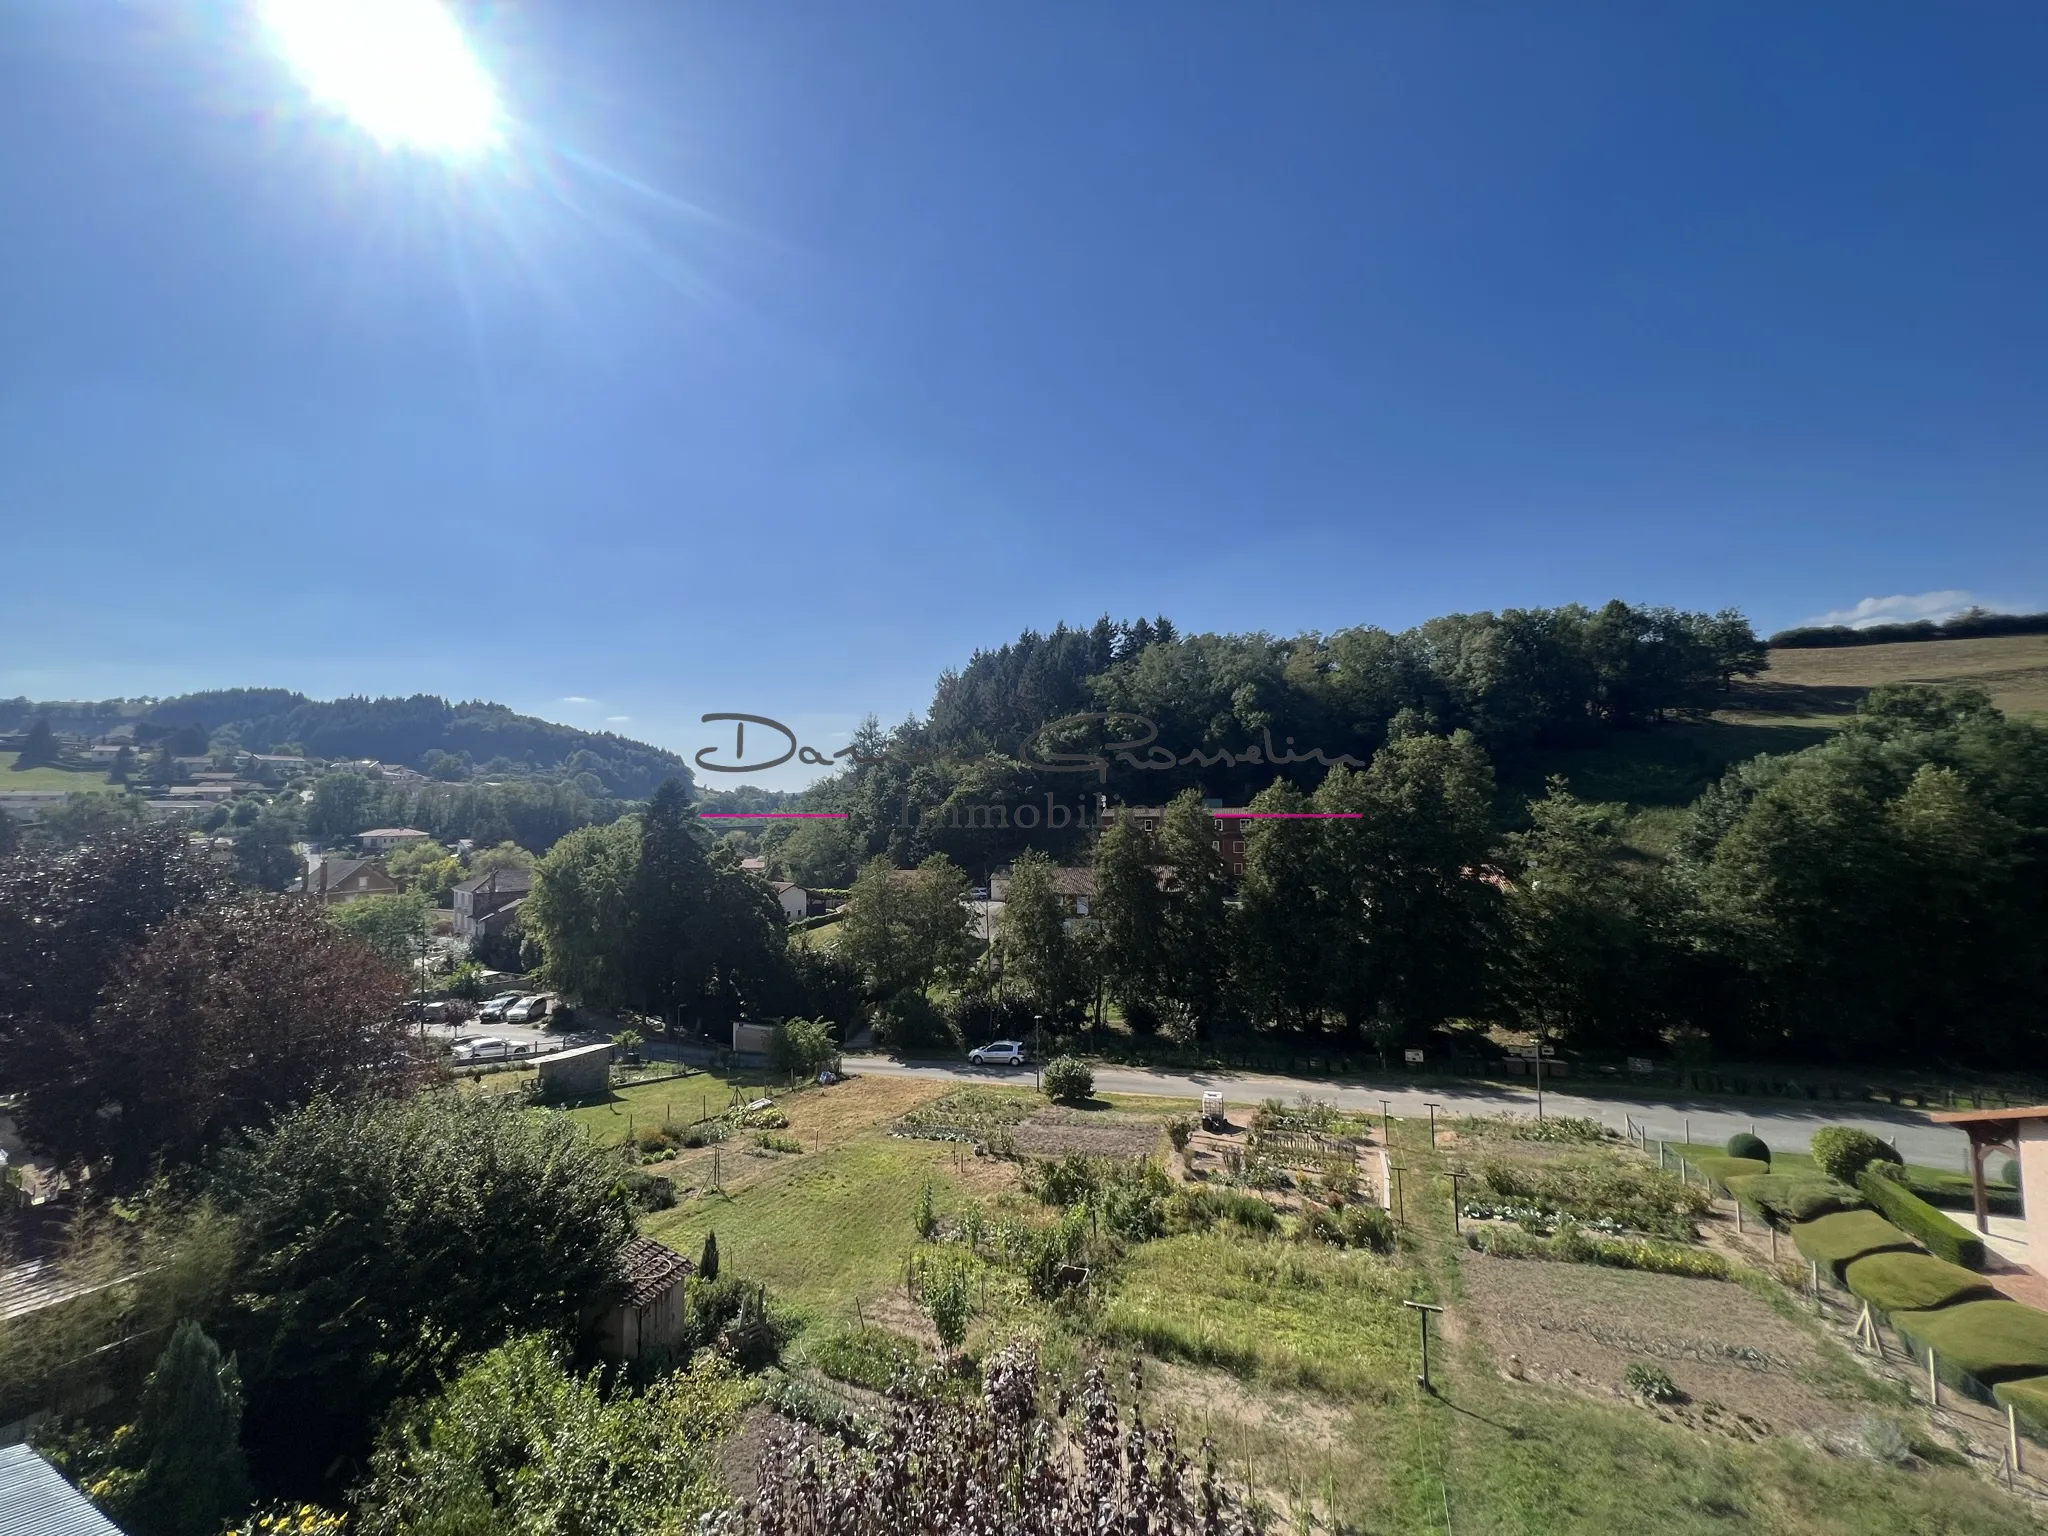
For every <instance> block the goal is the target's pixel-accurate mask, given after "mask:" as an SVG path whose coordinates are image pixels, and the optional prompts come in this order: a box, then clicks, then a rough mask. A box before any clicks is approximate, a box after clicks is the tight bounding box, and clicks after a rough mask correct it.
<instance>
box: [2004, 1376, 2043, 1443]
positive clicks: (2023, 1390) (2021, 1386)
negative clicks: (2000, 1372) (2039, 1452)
mask: <svg viewBox="0 0 2048 1536" xmlns="http://www.w3.org/2000/svg"><path fill="white" fill-rule="evenodd" d="M1991 1395H1992V1396H1993V1397H1995V1398H1997V1399H1998V1402H1999V1405H2000V1406H2001V1407H2003V1406H2005V1405H2007V1404H2010V1405H2011V1406H2013V1407H2014V1408H2017V1409H2018V1410H2019V1416H2020V1422H2021V1423H2022V1424H2024V1425H2026V1426H2027V1432H2028V1433H2029V1434H2031V1435H2033V1436H2034V1437H2035V1438H2036V1439H2039V1438H2041V1437H2043V1436H2048V1376H2023V1377H2021V1378H2020V1379H2019V1380H2018V1381H2001V1382H1999V1383H1998V1384H1997V1385H1995V1386H1994V1387H1992V1389H1991Z"/></svg>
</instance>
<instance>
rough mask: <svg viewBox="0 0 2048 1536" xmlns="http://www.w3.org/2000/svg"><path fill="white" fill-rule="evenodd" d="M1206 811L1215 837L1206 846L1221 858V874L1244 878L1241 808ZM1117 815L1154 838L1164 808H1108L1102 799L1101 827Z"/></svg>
mask: <svg viewBox="0 0 2048 1536" xmlns="http://www.w3.org/2000/svg"><path fill="white" fill-rule="evenodd" d="M1208 811H1209V814H1210V815H1211V816H1212V817H1214V818H1215V822H1216V827H1215V836H1214V838H1212V839H1211V841H1210V844H1209V846H1210V847H1212V848H1214V849H1215V850H1216V851H1217V853H1219V854H1220V855H1222V858H1223V869H1224V872H1225V873H1226V874H1228V875H1229V876H1230V878H1231V879H1232V880H1237V879H1241V878H1242V877H1243V875H1244V850H1245V832H1246V830H1247V828H1248V825H1249V824H1248V823H1247V822H1245V821H1244V820H1243V819H1242V818H1243V816H1244V807H1243V806H1241V805H1224V804H1222V803H1221V802H1218V803H1217V804H1214V805H1211V806H1209V807H1208ZM1119 816H1127V817H1129V818H1130V819H1131V820H1132V821H1133V822H1135V823H1136V824H1137V826H1138V828H1139V829H1140V830H1141V831H1143V832H1146V833H1148V834H1149V835H1151V836H1152V837H1155V838H1156V837H1157V836H1158V835H1159V826H1160V823H1162V822H1163V821H1165V820H1166V807H1165V806H1163V805H1111V804H1109V803H1108V801H1106V800H1105V801H1104V802H1103V804H1102V825H1103V826H1104V827H1107V826H1109V825H1110V823H1111V822H1113V821H1115V820H1116V818H1117V817H1119Z"/></svg>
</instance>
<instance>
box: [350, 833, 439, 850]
mask: <svg viewBox="0 0 2048 1536" xmlns="http://www.w3.org/2000/svg"><path fill="white" fill-rule="evenodd" d="M427 836H428V834H427V833H425V832H422V831H421V830H420V829H419V828H418V827H374V828H372V829H371V830H370V831H368V832H365V833H363V834H362V835H361V836H359V837H358V838H357V839H356V844H357V846H359V847H360V848H361V849H362V850H363V852H365V853H370V854H377V853H389V852H390V851H391V850H392V849H394V848H403V847H404V846H405V845H406V844H407V843H424V842H425V841H426V840H427Z"/></svg>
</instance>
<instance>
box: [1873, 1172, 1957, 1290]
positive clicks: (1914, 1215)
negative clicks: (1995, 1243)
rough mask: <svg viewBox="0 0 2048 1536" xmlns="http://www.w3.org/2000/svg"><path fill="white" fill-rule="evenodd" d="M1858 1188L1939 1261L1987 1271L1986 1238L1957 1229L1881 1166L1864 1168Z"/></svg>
mask: <svg viewBox="0 0 2048 1536" xmlns="http://www.w3.org/2000/svg"><path fill="white" fill-rule="evenodd" d="M1856 1187H1857V1188H1858V1189H1860V1190H1862V1191H1863V1194H1864V1198H1866V1199H1867V1200H1869V1201H1870V1203H1871V1204H1872V1205H1874V1206H1876V1207H1877V1208H1878V1209H1879V1210H1880V1211H1882V1212H1884V1214H1885V1216H1886V1217H1888V1218H1889V1219H1890V1220H1891V1221H1892V1223H1893V1224H1894V1225H1896V1226H1898V1227H1900V1228H1902V1229H1903V1230H1905V1231H1907V1232H1910V1233H1912V1234H1913V1236H1915V1237H1917V1238H1918V1239H1920V1241H1921V1242H1923V1243H1925V1244H1926V1245H1927V1251H1928V1252H1930V1253H1932V1254H1933V1255H1935V1257H1937V1258H1942V1259H1947V1260H1948V1261H1949V1263H1951V1264H1961V1265H1963V1266H1964V1267H1965V1268H1968V1269H1982V1268H1983V1267H1984V1240H1983V1239H1982V1238H1980V1237H1978V1236H1977V1235H1976V1234H1975V1233H1973V1232H1967V1231H1965V1230H1964V1229H1963V1228H1961V1227H1959V1226H1957V1225H1956V1224H1955V1223H1954V1222H1953V1221H1950V1220H1949V1219H1948V1217H1946V1216H1944V1215H1943V1214H1942V1213H1941V1212H1940V1211H1937V1210H1936V1209H1935V1208H1934V1207H1933V1206H1931V1205H1929V1204H1928V1203H1927V1202H1926V1201H1925V1200H1922V1199H1921V1198H1920V1197H1919V1196H1918V1195H1916V1194H1914V1193H1913V1192H1912V1191H1911V1190H1910V1189H1907V1188H1906V1187H1905V1186H1904V1185H1903V1184H1899V1183H1896V1182H1894V1181H1893V1180H1891V1179H1889V1178H1887V1177H1885V1175H1884V1174H1883V1173H1882V1172H1881V1171H1880V1167H1879V1166H1870V1167H1866V1168H1864V1170H1863V1171H1862V1172H1861V1173H1859V1174H1858V1175H1857V1176H1856Z"/></svg>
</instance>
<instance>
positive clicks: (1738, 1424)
mask: <svg viewBox="0 0 2048 1536" xmlns="http://www.w3.org/2000/svg"><path fill="white" fill-rule="evenodd" d="M1461 1262H1462V1264H1463V1268H1464V1275H1465V1285H1466V1289H1467V1292H1468V1294H1469V1295H1470V1297H1471V1303H1472V1307H1473V1310H1474V1311H1475V1312H1476V1313H1477V1314H1478V1317H1479V1324H1480V1327H1481V1329H1482V1331H1483V1332H1484V1334H1485V1336H1486V1339H1487V1342H1488V1343H1489V1344H1491V1345H1492V1347H1493V1350H1494V1352H1495V1354H1496V1355H1497V1356H1498V1358H1499V1360H1500V1362H1501V1364H1502V1365H1503V1366H1504V1367H1505V1368H1506V1369H1507V1370H1508V1371H1509V1373H1510V1374H1511V1375H1512V1374H1515V1373H1516V1368H1517V1365H1519V1374H1520V1376H1521V1377H1522V1379H1525V1380H1528V1381H1533V1382H1537V1383H1541V1384H1545V1385H1550V1386H1561V1387H1565V1388H1568V1389H1570V1390H1572V1391H1576V1392H1582V1393H1585V1394H1587V1395H1589V1396H1593V1397H1605V1398H1626V1397H1627V1396H1628V1395H1629V1393H1628V1389H1627V1387H1626V1386H1625V1385H1624V1381H1623V1378H1624V1375H1625V1373H1626V1372H1627V1370H1628V1368H1629V1366H1630V1365H1632V1364H1635V1363H1637V1362H1643V1363H1647V1364H1654V1365H1657V1366H1659V1367H1661V1368H1662V1369H1663V1370H1665V1371H1667V1372H1668V1373H1669V1374H1670V1376H1671V1379H1672V1380H1673V1381H1674V1382H1676V1383H1677V1384H1678V1386H1679V1388H1680V1389H1681V1390H1683V1391H1684V1392H1685V1393H1686V1394H1687V1396H1688V1397H1689V1398H1690V1399H1691V1401H1689V1402H1686V1403H1677V1404H1668V1405H1659V1406H1658V1407H1657V1408H1656V1409H1655V1412H1656V1413H1657V1414H1658V1416H1659V1417H1661V1418H1664V1419H1666V1420H1668V1421H1670V1422H1672V1423H1679V1424H1686V1425H1689V1426H1690V1427H1692V1428H1695V1429H1700V1430H1705V1431H1710V1432H1714V1433H1720V1434H1725V1435H1729V1436H1731V1437H1733V1438H1735V1439H1739V1440H1760V1439H1762V1438H1763V1437H1765V1436H1766V1435H1771V1434H1793V1433H1798V1432H1812V1431H1814V1430H1818V1429H1822V1428H1827V1427H1832V1426H1842V1425H1847V1424H1848V1423H1850V1422H1851V1421H1852V1420H1853V1419H1854V1418H1855V1416H1856V1414H1857V1412H1858V1411H1859V1405H1858V1404H1856V1403H1854V1402H1846V1401H1839V1400H1836V1399H1835V1398H1832V1397H1830V1396H1829V1395H1828V1394H1827V1393H1825V1392H1824V1391H1822V1390H1821V1389H1820V1388H1819V1387H1817V1386H1816V1385H1815V1384H1814V1378H1815V1377H1816V1376H1817V1375H1818V1374H1819V1372H1820V1369H1821V1366H1822V1357H1821V1353H1820V1349H1821V1346H1820V1343H1819V1341H1817V1340H1816V1339H1814V1338H1813V1337H1812V1335H1810V1334H1808V1333H1807V1332H1806V1331H1805V1330H1803V1329H1801V1328H1800V1327H1799V1326H1798V1325H1797V1324H1796V1323H1793V1322H1791V1321H1788V1320H1787V1319H1785V1318H1783V1317H1780V1316H1779V1315H1778V1314H1777V1313H1776V1312H1774V1311H1773V1310H1772V1309H1771V1307H1770V1306H1769V1304H1768V1303H1766V1302H1765V1301H1764V1300H1763V1299H1762V1298H1761V1297H1758V1296H1756V1295H1754V1294H1752V1293H1751V1292H1749V1291H1747V1290H1745V1289H1744V1288H1743V1287H1741V1286H1739V1285H1733V1284H1729V1283H1727V1282H1724V1281H1718V1280H1691V1279H1686V1278H1683V1277H1680V1276H1677V1275H1652V1274H1643V1273H1639V1272H1636V1271H1633V1270H1620V1269H1602V1268H1599V1267H1596V1266H1594V1265H1587V1264H1552V1263H1545V1262H1542V1261H1539V1260H1528V1259H1491V1258H1487V1257H1484V1256H1483V1255H1480V1254H1473V1253H1468V1254H1465V1255H1463V1256H1462V1261H1461Z"/></svg>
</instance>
